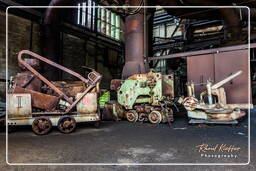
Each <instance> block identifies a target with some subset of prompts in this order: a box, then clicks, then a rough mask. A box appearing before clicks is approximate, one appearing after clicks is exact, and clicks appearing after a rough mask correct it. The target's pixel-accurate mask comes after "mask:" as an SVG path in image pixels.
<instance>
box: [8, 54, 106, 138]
mask: <svg viewBox="0 0 256 171" xmlns="http://www.w3.org/2000/svg"><path fill="white" fill-rule="evenodd" d="M23 55H26V56H28V55H29V56H30V58H24V59H23ZM39 61H41V62H44V63H46V64H49V65H51V66H53V67H55V68H58V69H59V70H62V71H63V72H67V73H68V74H71V75H72V76H74V77H76V78H78V79H79V80H80V81H72V82H65V81H54V82H53V81H49V80H47V79H46V78H45V77H44V76H43V75H41V74H40V73H39V72H38V69H39ZM18 62H19V66H20V67H21V68H22V70H23V71H22V72H21V73H18V74H17V75H16V76H15V77H14V78H12V79H11V80H12V81H11V83H10V86H9V90H8V97H7V111H8V120H7V122H6V123H8V125H32V130H33V131H34V132H35V133H36V134H38V135H43V134H47V133H48V132H49V131H50V130H51V128H52V126H57V127H58V129H59V131H60V132H62V133H70V132H72V131H73V130H74V129H75V127H76V123H79V122H94V123H95V126H99V121H100V116H99V110H98V102H97V94H98V92H99V83H100V80H101V78H102V76H101V75H100V74H99V73H97V72H96V71H94V70H92V71H91V72H90V73H89V74H88V75H87V78H85V77H83V76H81V75H80V74H78V73H76V72H74V71H71V70H70V69H68V68H66V67H64V66H61V65H59V64H57V63H55V62H52V61H50V60H48V59H46V58H44V57H42V56H40V55H38V54H35V53H33V52H31V51H28V50H22V51H20V52H19V54H18Z"/></svg>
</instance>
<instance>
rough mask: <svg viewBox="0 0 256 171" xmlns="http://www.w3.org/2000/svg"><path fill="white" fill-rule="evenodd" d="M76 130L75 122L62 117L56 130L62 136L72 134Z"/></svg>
mask: <svg viewBox="0 0 256 171" xmlns="http://www.w3.org/2000/svg"><path fill="white" fill-rule="evenodd" d="M75 128H76V120H75V119H74V118H72V117H69V116H63V117H61V118H60V119H59V121H58V129H59V131H60V132H62V133H64V134H69V133H71V132H73V131H74V130H75Z"/></svg>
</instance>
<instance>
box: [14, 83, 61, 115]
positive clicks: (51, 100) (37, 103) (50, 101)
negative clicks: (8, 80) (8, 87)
mask: <svg viewBox="0 0 256 171" xmlns="http://www.w3.org/2000/svg"><path fill="white" fill-rule="evenodd" d="M13 93H28V94H31V99H32V106H33V107H36V108H39V109H43V110H46V111H53V110H55V108H56V106H57V104H58V102H59V100H60V98H58V97H56V96H51V95H48V94H44V93H40V92H37V91H33V90H29V89H25V88H21V87H18V86H16V87H15V88H14V89H13ZM10 95H12V94H10ZM9 104H12V103H11V102H10V103H9ZM9 106H10V105H9Z"/></svg>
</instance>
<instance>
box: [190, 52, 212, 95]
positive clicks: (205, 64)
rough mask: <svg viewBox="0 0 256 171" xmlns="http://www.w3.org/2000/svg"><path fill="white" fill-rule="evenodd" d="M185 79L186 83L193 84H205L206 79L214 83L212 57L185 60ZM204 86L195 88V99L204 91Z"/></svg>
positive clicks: (201, 56)
mask: <svg viewBox="0 0 256 171" xmlns="http://www.w3.org/2000/svg"><path fill="white" fill-rule="evenodd" d="M187 77H188V81H193V82H194V83H196V84H198V83H206V81H207V80H208V79H211V80H213V81H214V55H213V54H209V55H200V56H193V57H190V58H187ZM205 89H206V87H205V85H203V84H202V85H197V86H195V93H196V97H197V98H199V95H200V93H201V92H202V91H203V90H205Z"/></svg>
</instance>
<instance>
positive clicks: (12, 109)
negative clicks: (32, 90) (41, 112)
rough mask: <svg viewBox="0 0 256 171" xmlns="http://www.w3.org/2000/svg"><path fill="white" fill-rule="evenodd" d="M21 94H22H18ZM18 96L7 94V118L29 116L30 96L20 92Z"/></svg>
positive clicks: (30, 109) (30, 110)
mask: <svg viewBox="0 0 256 171" xmlns="http://www.w3.org/2000/svg"><path fill="white" fill-rule="evenodd" d="M20 93H22V94H20ZM20 93H19V94H18V93H17V94H9V95H8V96H7V101H8V104H11V105H8V116H9V117H26V116H31V113H32V106H31V95H30V94H28V93H27V94H24V93H25V92H20Z"/></svg>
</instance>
